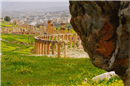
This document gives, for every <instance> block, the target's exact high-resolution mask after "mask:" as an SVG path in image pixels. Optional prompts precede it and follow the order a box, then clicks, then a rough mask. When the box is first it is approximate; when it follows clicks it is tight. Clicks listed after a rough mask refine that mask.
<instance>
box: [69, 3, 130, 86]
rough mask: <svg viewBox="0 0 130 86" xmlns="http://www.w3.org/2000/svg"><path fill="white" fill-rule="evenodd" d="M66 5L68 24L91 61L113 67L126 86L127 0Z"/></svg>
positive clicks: (129, 82) (129, 5)
mask: <svg viewBox="0 0 130 86" xmlns="http://www.w3.org/2000/svg"><path fill="white" fill-rule="evenodd" d="M69 8H70V13H71V15H72V17H71V21H70V23H71V25H72V26H73V28H74V30H75V31H76V32H77V33H78V35H79V36H80V38H81V40H82V45H83V47H84V50H85V52H87V53H88V54H89V57H90V60H91V61H92V63H93V64H94V65H95V66H96V67H98V68H101V69H105V70H107V71H112V70H114V71H115V72H116V74H118V75H119V76H120V77H121V78H122V80H123V81H124V84H125V85H126V86H127V85H128V86H130V71H129V70H128V66H130V65H129V57H130V56H129V53H130V49H129V48H130V46H129V44H130V41H129V36H130V2H128V1H70V7H69ZM126 71H127V72H126Z"/></svg>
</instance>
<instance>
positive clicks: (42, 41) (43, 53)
mask: <svg viewBox="0 0 130 86" xmlns="http://www.w3.org/2000/svg"><path fill="white" fill-rule="evenodd" d="M42 54H44V41H42Z"/></svg>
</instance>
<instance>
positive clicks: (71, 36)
mask: <svg viewBox="0 0 130 86" xmlns="http://www.w3.org/2000/svg"><path fill="white" fill-rule="evenodd" d="M69 37H70V38H69V39H70V48H72V35H70V36H69Z"/></svg>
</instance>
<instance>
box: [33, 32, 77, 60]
mask: <svg viewBox="0 0 130 86" xmlns="http://www.w3.org/2000/svg"><path fill="white" fill-rule="evenodd" d="M75 36H76V35H75V34H71V33H69V34H68V33H67V34H52V35H43V36H38V37H35V53H36V54H43V55H44V54H45V55H54V50H55V48H56V49H58V58H60V57H61V56H60V49H61V44H63V45H64V57H65V58H67V47H68V42H69V43H70V48H72V37H74V38H75ZM54 38H55V39H56V40H54ZM75 40H76V39H75ZM75 40H74V41H75ZM55 45H56V47H55V48H54V46H55ZM74 45H76V43H75V42H74ZM50 47H51V49H50ZM50 51H51V52H52V54H50Z"/></svg>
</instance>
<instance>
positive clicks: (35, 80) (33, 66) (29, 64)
mask: <svg viewBox="0 0 130 86" xmlns="http://www.w3.org/2000/svg"><path fill="white" fill-rule="evenodd" d="M1 38H2V41H1V52H2V56H1V85H2V86H78V85H79V86H80V85H81V86H86V84H83V83H82V82H83V80H84V78H85V77H86V78H88V80H89V81H90V83H89V84H87V86H123V83H122V81H121V80H120V78H119V77H115V78H111V79H110V80H108V81H107V80H103V81H99V82H94V81H92V80H91V79H92V77H95V76H97V75H99V74H102V73H104V72H106V71H104V70H101V69H98V68H96V67H94V66H93V65H92V63H91V61H90V59H88V58H80V59H78V58H77V59H76V58H67V59H65V58H57V57H55V58H48V57H46V56H33V55H34V54H31V53H30V52H31V50H33V49H34V45H21V44H19V43H20V42H23V43H27V44H30V43H34V37H33V36H32V35H30V36H29V40H27V35H13V36H12V35H11V34H1ZM14 41H15V42H14ZM30 55H32V56H30Z"/></svg>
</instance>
